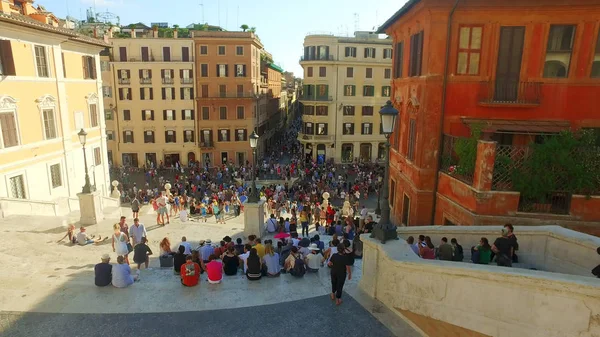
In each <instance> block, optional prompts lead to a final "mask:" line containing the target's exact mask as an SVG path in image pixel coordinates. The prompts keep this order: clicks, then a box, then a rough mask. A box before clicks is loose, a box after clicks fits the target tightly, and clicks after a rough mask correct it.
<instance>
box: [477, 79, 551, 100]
mask: <svg viewBox="0 0 600 337" xmlns="http://www.w3.org/2000/svg"><path fill="white" fill-rule="evenodd" d="M478 98H479V105H483V106H513V107H515V106H523V107H536V106H539V105H540V102H541V99H542V83H541V82H519V81H509V80H495V81H489V82H481V83H480V85H479V97H478Z"/></svg>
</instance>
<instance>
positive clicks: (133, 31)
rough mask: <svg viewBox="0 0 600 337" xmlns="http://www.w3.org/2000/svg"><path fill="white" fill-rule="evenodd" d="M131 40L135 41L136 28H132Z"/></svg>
mask: <svg viewBox="0 0 600 337" xmlns="http://www.w3.org/2000/svg"><path fill="white" fill-rule="evenodd" d="M131 38H132V39H135V28H131Z"/></svg>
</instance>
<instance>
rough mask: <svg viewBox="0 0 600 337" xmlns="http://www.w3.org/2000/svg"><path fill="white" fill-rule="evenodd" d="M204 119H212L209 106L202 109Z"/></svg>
mask: <svg viewBox="0 0 600 337" xmlns="http://www.w3.org/2000/svg"><path fill="white" fill-rule="evenodd" d="M202 119H203V120H205V121H206V120H209V119H210V108H209V107H207V106H203V107H202Z"/></svg>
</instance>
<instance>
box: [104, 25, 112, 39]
mask: <svg viewBox="0 0 600 337" xmlns="http://www.w3.org/2000/svg"><path fill="white" fill-rule="evenodd" d="M107 35H108V38H109V39H112V38H113V27H109V28H108V31H107V32H106V34H105V35H104V36H107Z"/></svg>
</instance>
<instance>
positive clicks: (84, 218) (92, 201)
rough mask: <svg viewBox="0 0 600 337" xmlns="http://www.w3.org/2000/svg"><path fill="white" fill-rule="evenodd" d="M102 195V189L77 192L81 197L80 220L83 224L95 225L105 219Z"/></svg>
mask: <svg viewBox="0 0 600 337" xmlns="http://www.w3.org/2000/svg"><path fill="white" fill-rule="evenodd" d="M100 195H101V192H100V191H95V192H92V193H78V194H77V197H78V198H79V214H80V219H79V222H80V224H81V225H82V226H89V225H95V224H97V223H99V222H100V221H102V220H104V214H103V213H102V204H101V202H102V201H101V200H100V198H101V196H100Z"/></svg>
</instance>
